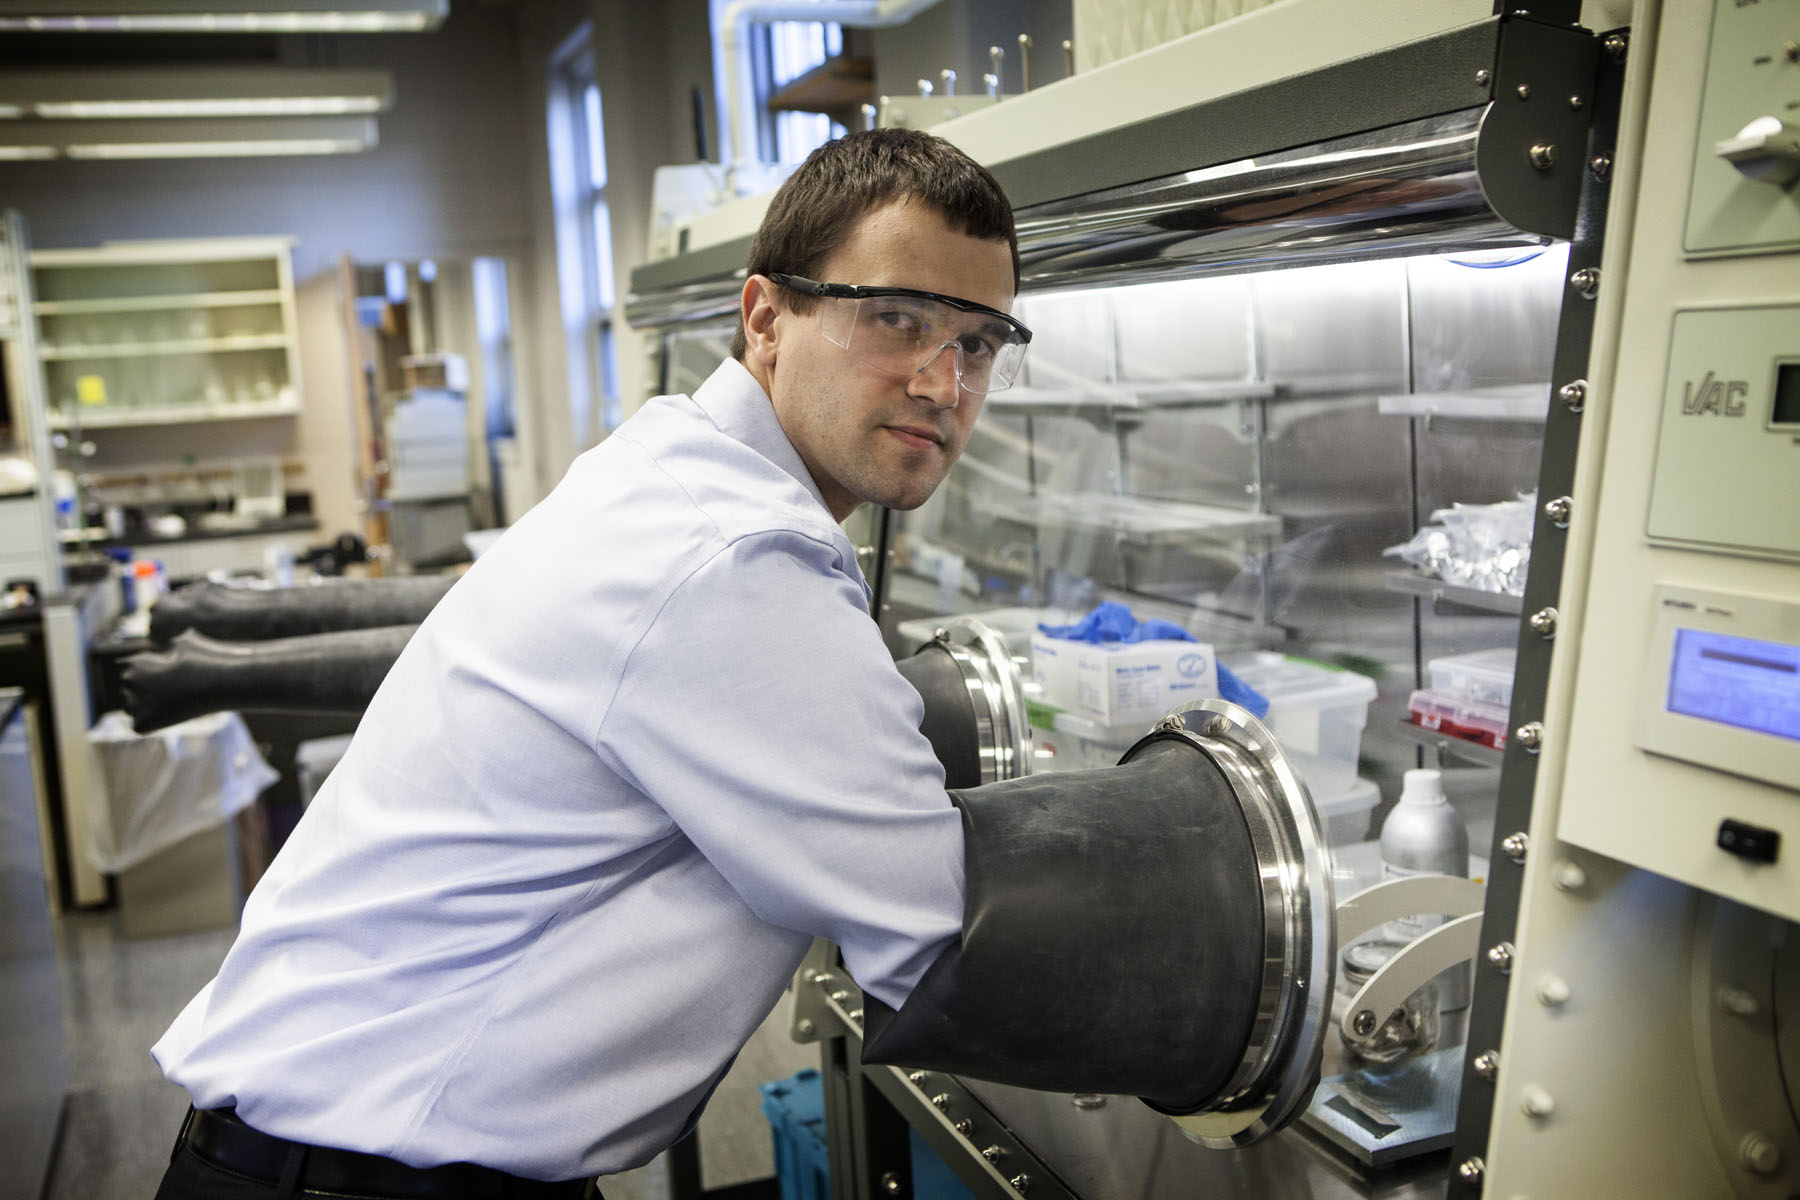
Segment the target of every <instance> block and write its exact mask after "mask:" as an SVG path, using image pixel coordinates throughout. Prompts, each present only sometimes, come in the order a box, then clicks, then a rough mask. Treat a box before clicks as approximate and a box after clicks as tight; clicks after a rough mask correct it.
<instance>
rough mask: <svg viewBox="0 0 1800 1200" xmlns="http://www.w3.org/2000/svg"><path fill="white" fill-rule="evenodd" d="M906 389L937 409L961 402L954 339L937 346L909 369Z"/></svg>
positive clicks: (959, 352)
mask: <svg viewBox="0 0 1800 1200" xmlns="http://www.w3.org/2000/svg"><path fill="white" fill-rule="evenodd" d="M907 391H908V392H909V393H911V394H912V395H915V396H920V397H922V398H924V399H928V400H930V401H931V402H932V403H933V404H935V405H937V406H938V407H939V408H955V407H956V406H957V404H959V403H960V402H961V401H962V348H961V347H959V346H958V345H957V344H956V343H955V342H945V343H944V344H943V345H941V346H939V347H938V348H937V350H936V351H935V352H934V353H933V354H932V356H931V357H930V358H928V359H926V360H925V364H924V365H923V366H921V367H920V368H919V369H918V370H917V371H914V372H913V377H912V383H911V386H910V387H908V388H907Z"/></svg>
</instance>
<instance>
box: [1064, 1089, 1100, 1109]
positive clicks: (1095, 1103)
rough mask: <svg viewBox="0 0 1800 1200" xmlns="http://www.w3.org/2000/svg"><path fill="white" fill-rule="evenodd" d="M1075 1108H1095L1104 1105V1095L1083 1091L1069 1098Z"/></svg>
mask: <svg viewBox="0 0 1800 1200" xmlns="http://www.w3.org/2000/svg"><path fill="white" fill-rule="evenodd" d="M1069 1099H1070V1100H1071V1102H1072V1103H1073V1104H1074V1105H1075V1107H1076V1108H1084V1109H1095V1108H1105V1107H1106V1097H1105V1096H1102V1095H1100V1094H1099V1093H1098V1092H1083V1093H1081V1094H1080V1095H1079V1096H1071V1097H1070V1098H1069Z"/></svg>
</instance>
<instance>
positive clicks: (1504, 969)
mask: <svg viewBox="0 0 1800 1200" xmlns="http://www.w3.org/2000/svg"><path fill="white" fill-rule="evenodd" d="M1487 960H1488V965H1489V966H1491V967H1493V968H1494V969H1495V970H1496V971H1499V972H1500V973H1501V974H1502V975H1510V974H1512V965H1513V944H1512V943H1511V942H1501V943H1499V944H1498V945H1494V946H1489V947H1488V952H1487Z"/></svg>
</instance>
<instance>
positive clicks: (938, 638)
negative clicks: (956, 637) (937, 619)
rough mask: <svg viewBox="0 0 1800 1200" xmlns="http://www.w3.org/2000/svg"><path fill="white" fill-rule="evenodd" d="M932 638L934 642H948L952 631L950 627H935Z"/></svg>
mask: <svg viewBox="0 0 1800 1200" xmlns="http://www.w3.org/2000/svg"><path fill="white" fill-rule="evenodd" d="M931 640H932V641H934V642H947V641H949V640H950V631H949V630H948V629H934V630H932V631H931Z"/></svg>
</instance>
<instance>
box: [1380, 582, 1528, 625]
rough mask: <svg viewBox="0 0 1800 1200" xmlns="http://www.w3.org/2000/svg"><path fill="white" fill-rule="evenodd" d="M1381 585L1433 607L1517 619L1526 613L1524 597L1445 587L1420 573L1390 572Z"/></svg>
mask: <svg viewBox="0 0 1800 1200" xmlns="http://www.w3.org/2000/svg"><path fill="white" fill-rule="evenodd" d="M1382 583H1383V584H1385V585H1386V586H1387V588H1388V589H1389V590H1390V591H1395V592H1406V593H1408V594H1410V595H1414V596H1424V597H1426V598H1427V599H1429V600H1431V601H1433V602H1434V603H1439V602H1441V603H1444V604H1454V605H1456V606H1458V607H1460V608H1470V609H1475V610H1477V611H1480V612H1486V613H1494V614H1496V615H1499V616H1511V617H1516V616H1518V615H1519V614H1520V613H1522V612H1524V611H1525V598H1524V597H1523V596H1514V595H1511V594H1509V593H1507V592H1484V591H1482V590H1481V589H1479V588H1472V587H1463V586H1462V585H1461V584H1455V583H1446V582H1445V581H1444V580H1442V579H1438V578H1435V577H1433V576H1430V575H1421V574H1419V573H1418V572H1417V571H1389V572H1387V573H1386V574H1385V575H1384V576H1383V577H1382Z"/></svg>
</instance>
